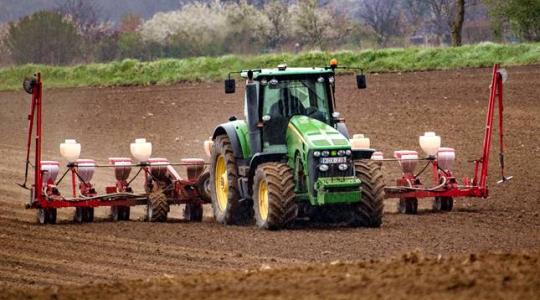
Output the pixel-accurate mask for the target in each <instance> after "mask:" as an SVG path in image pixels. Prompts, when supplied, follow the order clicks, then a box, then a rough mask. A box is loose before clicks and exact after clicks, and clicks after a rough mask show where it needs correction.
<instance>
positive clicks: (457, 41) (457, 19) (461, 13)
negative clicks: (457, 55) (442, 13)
mask: <svg viewBox="0 0 540 300" xmlns="http://www.w3.org/2000/svg"><path fill="white" fill-rule="evenodd" d="M454 9H455V16H454V21H453V22H452V46H453V47H459V46H461V31H462V29H463V20H464V18H465V0H456V5H455V7H454Z"/></svg>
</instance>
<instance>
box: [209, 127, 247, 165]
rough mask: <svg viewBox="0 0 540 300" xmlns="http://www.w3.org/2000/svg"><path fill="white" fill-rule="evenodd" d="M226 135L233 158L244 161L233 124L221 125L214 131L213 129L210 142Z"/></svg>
mask: <svg viewBox="0 0 540 300" xmlns="http://www.w3.org/2000/svg"><path fill="white" fill-rule="evenodd" d="M223 134H226V135H227V136H228V137H229V141H230V142H231V146H232V148H233V154H234V157H235V158H237V159H244V154H243V152H242V146H241V145H240V141H239V140H238V134H237V133H236V129H235V126H234V124H230V123H225V124H221V125H219V126H218V127H216V129H214V134H213V135H212V140H215V139H216V137H217V136H219V135H223Z"/></svg>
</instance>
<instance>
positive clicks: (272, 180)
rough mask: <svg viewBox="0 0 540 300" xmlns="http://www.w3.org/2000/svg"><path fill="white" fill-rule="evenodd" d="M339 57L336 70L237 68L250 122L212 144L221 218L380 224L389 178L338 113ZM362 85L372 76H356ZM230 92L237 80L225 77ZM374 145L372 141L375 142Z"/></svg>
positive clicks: (221, 132) (229, 128)
mask: <svg viewBox="0 0 540 300" xmlns="http://www.w3.org/2000/svg"><path fill="white" fill-rule="evenodd" d="M336 68H337V62H336V61H335V60H333V61H332V62H331V65H330V66H329V67H322V68H288V67H287V66H286V65H280V66H278V68H276V69H258V70H247V71H241V72H237V73H240V74H241V76H242V77H243V78H245V79H246V86H245V97H244V114H245V120H238V119H236V117H231V118H230V119H229V121H228V122H226V123H223V124H220V125H219V126H217V128H216V129H215V130H214V132H213V135H212V137H211V140H210V141H208V142H206V143H205V145H206V151H207V154H209V155H210V159H211V167H210V180H209V185H210V187H209V188H210V192H211V197H212V208H213V211H214V215H215V218H216V220H217V221H218V222H220V223H222V224H227V225H229V224H237V225H239V224H250V223H252V221H253V218H255V221H256V224H257V226H258V227H260V228H264V229H272V230H276V229H281V228H285V227H287V226H289V225H290V224H292V223H293V221H295V220H296V219H304V220H312V221H316V222H332V223H340V224H342V223H343V224H347V225H348V226H366V227H379V226H380V225H381V223H382V215H383V197H384V182H383V178H382V173H381V170H380V166H379V165H378V164H376V163H374V162H373V161H371V160H370V158H371V155H372V154H373V152H374V150H373V149H369V148H365V149H363V148H358V147H351V146H352V145H355V143H354V140H353V139H350V138H349V133H348V131H347V127H346V125H345V122H344V119H343V118H340V115H339V113H338V112H336V111H335V80H336V77H335V73H336ZM356 76H357V78H356V79H357V85H358V88H360V89H361V88H365V87H366V81H365V76H364V75H363V74H362V73H360V74H357V75H356ZM225 92H226V93H234V92H235V81H234V79H231V77H230V74H229V78H228V79H227V80H225ZM368 147H369V146H368Z"/></svg>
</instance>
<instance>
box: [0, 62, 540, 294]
mask: <svg viewBox="0 0 540 300" xmlns="http://www.w3.org/2000/svg"><path fill="white" fill-rule="evenodd" d="M508 71H509V74H510V77H509V80H508V82H507V83H506V85H505V103H506V106H505V118H506V120H505V126H506V139H507V140H506V145H507V146H508V147H507V150H506V156H507V161H506V165H507V172H508V173H509V174H510V175H513V176H514V179H513V180H512V181H510V182H508V183H506V184H504V185H496V184H495V182H496V181H497V180H498V164H497V161H496V160H497V154H496V152H495V151H494V152H493V153H494V154H493V155H492V162H491V164H490V168H491V173H490V174H491V176H490V179H489V183H490V187H491V190H490V192H491V197H490V198H489V199H487V200H483V199H459V200H458V201H457V203H456V205H455V208H456V209H455V211H453V212H451V213H445V214H442V213H432V212H430V211H429V209H428V208H429V207H431V202H430V200H425V201H423V202H421V208H423V209H422V210H421V211H420V213H419V215H416V216H408V215H399V214H396V213H395V202H396V201H395V200H388V201H387V203H386V209H385V210H386V214H385V217H384V224H383V226H382V228H380V229H351V228H332V227H322V228H321V227H318V226H309V225H305V224H299V225H298V226H296V228H294V229H292V230H286V231H279V232H267V231H260V230H257V229H255V228H253V227H224V226H221V225H218V224H216V223H214V222H213V221H212V219H211V213H210V209H207V208H206V210H207V211H206V217H205V220H204V221H203V222H202V223H199V224H193V223H186V222H184V221H182V220H181V215H182V214H181V208H178V207H174V208H173V209H172V211H171V214H170V221H169V222H167V223H164V224H150V223H145V222H140V221H137V219H138V218H140V217H141V216H142V214H143V208H142V207H141V208H136V209H135V210H134V212H133V214H132V221H130V222H119V223H112V222H110V221H108V220H107V215H108V210H107V209H105V208H101V209H98V210H97V211H96V214H97V216H98V217H99V219H98V220H97V221H96V222H94V223H92V224H83V225H79V224H74V223H73V222H71V219H72V215H73V211H72V210H71V209H64V210H61V211H59V222H60V224H58V225H54V226H39V225H37V224H36V223H35V211H33V210H25V209H24V208H23V207H24V204H25V202H26V201H27V200H28V194H27V193H26V192H25V191H24V190H22V189H21V188H19V187H17V186H16V185H15V182H20V181H22V177H23V166H24V163H23V160H24V144H25V128H26V118H25V114H26V113H27V109H28V98H29V97H28V95H27V94H25V93H24V92H22V91H21V92H2V93H0V107H2V109H1V110H0V122H1V126H0V141H1V142H0V157H2V163H1V164H0V175H1V176H0V195H1V196H2V197H1V198H0V289H2V288H3V287H4V288H6V289H7V290H3V292H2V293H0V294H3V293H4V292H6V293H7V292H8V291H13V290H12V289H13V288H24V289H25V290H27V288H29V287H50V286H56V285H81V284H92V283H97V284H99V283H103V282H111V280H121V282H124V283H119V284H118V286H116V285H106V286H101V285H100V286H97V288H94V289H93V291H94V292H95V293H96V294H95V295H96V296H99V295H103V294H99V293H101V289H103V292H105V291H110V290H111V289H115V288H118V289H119V291H124V290H130V289H131V288H133V289H136V290H134V294H133V295H138V293H145V291H144V290H145V289H144V288H139V286H140V287H148V290H151V291H156V290H157V288H159V289H160V291H161V289H162V288H164V292H163V293H164V294H163V295H176V294H172V293H173V292H175V291H177V290H178V289H180V287H182V286H184V285H190V286H192V287H193V288H192V289H191V290H187V291H186V292H185V293H187V294H186V295H188V296H189V295H191V294H189V293H195V292H197V291H199V292H200V291H210V290H211V291H212V295H216V296H217V295H220V293H226V292H227V291H229V292H231V293H236V292H238V290H235V289H234V288H231V289H230V290H229V289H228V288H227V287H224V285H220V284H225V283H226V282H229V281H231V280H233V281H234V280H239V279H238V278H243V277H241V276H240V277H238V276H236V275H231V274H240V273H234V272H238V271H241V272H243V270H251V269H259V268H260V267H261V266H262V265H265V266H269V267H271V268H277V267H280V266H291V265H293V264H298V265H300V266H302V265H306V264H309V265H310V266H309V267H293V269H292V271H289V269H287V270H277V271H275V273H271V274H269V275H268V280H271V282H273V283H274V284H269V285H268V287H267V288H264V287H263V286H262V285H261V284H259V285H255V286H254V287H253V289H254V291H255V293H256V294H255V295H257V297H258V296H259V295H260V296H261V297H262V296H270V295H273V294H271V293H274V292H276V291H277V293H278V294H276V295H278V296H282V297H295V295H300V296H304V297H309V296H310V295H311V296H313V297H315V296H323V297H324V296H329V294H326V293H327V292H329V291H332V290H335V289H338V288H339V290H340V292H339V293H338V294H335V295H336V297H337V296H340V295H342V293H343V297H347V295H348V296H352V295H357V296H361V294H360V293H359V289H360V288H361V286H362V285H361V283H358V281H354V280H353V281H354V282H356V283H357V284H359V285H357V286H351V285H347V282H349V281H348V279H347V280H344V281H343V287H344V288H343V289H340V287H341V282H342V281H340V278H341V277H340V276H345V274H346V272H347V270H350V272H352V273H351V276H352V277H351V278H356V277H354V276H362V274H364V275H366V276H368V275H369V274H367V273H365V272H367V270H369V268H372V267H373V268H376V269H377V270H378V271H377V272H380V274H387V273H388V276H390V277H389V278H394V277H392V276H393V275H392V274H394V273H392V272H393V271H392V272H391V270H392V264H393V263H398V262H395V261H390V262H387V261H383V262H380V263H376V264H375V265H371V264H369V263H368V265H367V267H365V268H359V270H358V271H355V270H356V269H357V268H356V266H357V264H356V263H355V264H346V265H343V266H342V265H338V266H328V265H321V266H319V265H313V263H321V262H322V263H328V262H332V261H336V260H340V261H357V260H364V259H377V260H379V259H387V258H389V257H396V256H400V255H401V254H403V253H407V252H410V251H419V253H422V255H425V256H426V257H427V260H426V261H425V262H424V263H422V264H421V266H422V267H421V268H420V269H419V270H420V271H418V272H419V273H415V272H417V271H415V270H416V269H415V267H414V266H413V265H407V264H403V272H402V273H396V274H395V276H396V277H395V278H402V277H403V278H409V280H408V281H406V282H408V283H404V286H403V287H401V286H400V287H394V288H392V287H393V286H395V285H396V284H397V283H398V282H397V281H390V279H388V280H387V281H384V280H383V281H382V282H381V283H376V282H378V280H374V282H373V283H371V284H368V286H369V287H370V290H372V291H374V292H373V294H370V295H372V297H376V296H377V293H376V288H383V287H384V289H388V290H389V291H395V293H401V294H395V295H397V296H399V295H416V294H414V293H416V291H417V290H419V291H418V293H422V292H421V291H425V292H426V293H428V292H430V291H431V292H433V293H435V294H434V295H437V294H436V293H438V292H439V291H441V290H444V289H445V288H444V287H445V286H446V285H442V287H441V285H439V284H438V283H440V282H443V279H444V278H447V277H445V276H446V275H448V276H450V275H451V274H454V275H455V276H457V275H458V274H462V273H463V272H465V271H463V269H461V268H462V267H461V265H460V264H461V262H460V261H459V260H460V259H461V258H456V259H454V260H448V261H446V260H445V263H444V264H442V265H438V264H435V263H434V261H433V260H434V259H435V257H437V255H439V254H441V255H442V256H443V257H447V256H449V255H457V256H458V257H463V255H467V254H468V253H480V254H482V253H486V252H490V251H502V252H506V253H508V252H510V253H512V252H519V251H533V253H536V252H534V251H537V250H538V249H539V246H540V234H538V232H539V230H540V216H539V213H540V201H539V198H538V195H539V194H540V186H539V185H538V174H540V163H539V159H540V144H539V142H538V132H540V122H539V121H540V120H539V119H540V105H538V95H537V87H538V86H540V67H539V66H528V67H511V68H509V69H508ZM44 78H45V85H46V74H44ZM490 78H491V72H490V70H489V69H467V70H457V71H440V72H415V73H402V74H380V75H378V74H371V75H370V76H369V77H368V89H367V90H363V91H358V90H356V89H355V86H354V78H353V77H352V76H341V77H340V78H338V87H337V97H338V99H339V100H338V108H339V110H340V111H341V112H342V115H343V116H344V117H345V118H346V119H347V124H348V126H349V130H350V131H351V132H353V133H357V132H358V133H367V134H368V135H369V136H370V137H371V139H372V145H373V147H376V148H378V149H380V150H383V151H384V152H385V154H386V155H387V156H390V154H391V152H392V151H393V150H399V149H404V148H405V149H418V148H419V147H418V146H417V139H418V137H417V136H418V135H419V134H421V133H422V132H424V131H427V130H434V131H436V132H437V133H439V134H440V135H441V136H442V138H443V144H444V145H445V146H451V147H454V148H456V150H457V156H458V160H459V163H458V164H457V169H456V173H457V175H458V177H462V176H471V172H472V165H471V164H470V163H467V160H470V159H475V158H478V157H479V155H480V151H481V139H482V135H483V129H484V128H483V123H484V119H485V109H486V106H487V97H488V85H489V82H490ZM222 88H223V87H222V84H213V83H208V84H206V83H201V84H192V85H190V84H182V85H175V86H155V87H129V88H78V89H75V88H74V89H55V90H46V91H45V98H44V101H45V108H44V116H45V132H44V133H45V134H44V139H45V142H44V159H57V160H60V161H62V160H61V158H60V157H59V153H58V144H59V143H60V142H61V141H62V140H63V139H65V138H72V137H74V138H77V139H78V140H79V141H80V142H81V143H82V145H83V152H82V154H83V156H84V157H85V158H94V159H97V160H98V161H99V162H102V163H106V159H107V157H109V156H129V143H130V142H131V141H132V140H133V139H134V138H137V137H146V138H147V139H149V140H151V141H152V142H153V145H154V154H155V156H161V157H167V158H169V159H170V160H171V161H178V160H179V159H180V158H185V157H193V156H195V157H204V152H203V149H202V141H203V140H204V139H206V138H207V137H208V135H209V134H210V133H211V131H212V129H213V128H214V126H215V125H216V124H218V123H219V122H224V121H226V120H227V118H228V117H229V116H230V115H237V116H240V115H241V114H242V100H241V99H242V91H241V90H239V91H238V92H237V94H236V95H225V94H223V91H222ZM494 142H497V139H495V140H494ZM494 145H495V144H494ZM418 150H419V149H418ZM384 171H385V174H386V175H387V177H386V181H387V182H388V183H391V182H393V180H394V178H395V177H396V175H397V172H398V169H397V167H396V166H395V165H393V164H388V165H385V167H384ZM94 178H95V180H94V182H95V184H96V186H97V188H98V189H99V190H103V189H104V187H105V186H106V185H109V184H111V183H113V182H114V177H113V175H112V171H111V170H107V169H99V170H98V171H97V172H96V174H95V176H94ZM136 187H142V183H141V182H140V181H139V182H136ZM61 189H62V190H64V191H66V192H67V191H68V186H67V185H62V186H61ZM480 257H484V256H483V255H480ZM486 257H487V258H486V264H485V266H486V268H485V270H484V269H482V268H483V266H484V264H480V265H479V266H480V267H479V268H480V270H481V271H474V270H475V269H474V268H472V267H471V268H472V269H471V270H473V271H474V272H476V273H475V274H477V275H478V276H480V277H478V278H479V279H478V285H476V286H479V287H481V289H482V290H484V289H492V288H493V289H494V291H495V292H496V291H499V290H500V291H501V292H505V293H514V292H516V293H518V292H520V294H519V295H522V297H525V298H527V297H526V296H527V295H530V294H527V293H529V292H533V293H534V292H536V294H538V281H537V278H538V276H537V275H538V269H539V268H538V255H537V254H533V255H532V257H533V258H525V256H520V255H510V256H504V255H503V256H498V255H487V256H486ZM506 257H511V259H508V261H509V265H508V268H510V269H511V272H515V273H511V275H510V276H511V278H514V277H512V276H514V275H515V278H520V280H521V279H523V278H525V279H523V281H519V280H518V281H517V282H519V284H517V285H516V288H515V289H508V290H507V291H503V290H504V289H503V288H501V287H499V288H496V286H495V285H497V284H500V280H501V279H500V278H499V277H495V276H500V275H501V272H499V270H498V269H497V268H498V267H496V265H497V264H498V263H499V262H500V261H501V260H503V261H506ZM529 259H533V261H534V263H530V265H531V267H530V269H527V268H524V267H523V268H522V265H523V264H529V263H528V262H530V261H529ZM458 261H459V263H458ZM453 264H455V267H454V270H453V271H448V270H452V268H453V267H452V265H453ZM473 265H474V264H473ZM505 265H506V264H501V266H505ZM513 266H515V268H514V267H513ZM520 266H521V267H520ZM445 268H447V269H445ZM501 268H503V267H501ZM209 271H211V272H214V271H220V273H218V274H216V275H215V276H216V277H215V278H216V280H217V282H216V283H215V284H214V285H210V286H209V287H208V290H207V289H206V284H208V283H209V282H210V281H212V280H213V279H212V278H213V277H212V276H214V275H211V274H214V273H211V274H210V273H208V272H209ZM222 271H223V272H224V273H223V272H222ZM231 271H232V272H233V273H230V272H231ZM473 271H471V272H473ZM395 272H401V271H399V270H396V271H395ZM407 272H409V273H407ZM482 272H486V274H483V273H482ZM509 272H510V271H509ZM531 272H536V281H534V280H532V279H531V280H529V279H527V278H531V277H528V276H530V274H532V273H531ZM187 273H190V274H194V275H190V276H188V277H186V279H185V280H184V279H182V278H184V275H185V274H187ZM289 273H291V274H297V275H291V276H294V278H295V280H291V281H290V282H289V281H287V282H285V279H284V278H285V277H284V276H285V275H284V274H289ZM164 274H167V275H166V276H167V278H169V277H170V276H179V275H182V277H178V278H176V277H175V278H173V279H171V280H172V281H173V282H174V283H177V284H174V285H171V286H170V287H168V288H165V287H164V286H165V285H166V284H167V281H168V279H167V278H165V279H156V281H150V282H146V281H141V282H139V283H141V284H140V285H139V284H131V283H125V282H126V281H124V280H146V279H148V278H153V277H160V276H161V277H163V276H164ZM196 274H199V275H196ZM247 274H252V273H247ZM253 274H255V275H253V276H254V277H253V278H255V279H257V278H258V279H259V280H261V282H264V280H266V279H265V278H266V277H265V276H266V275H265V274H267V273H265V272H254V273H253ZM340 274H341V275H340ZM415 274H416V275H415ZM509 274H510V273H509ZM527 274H528V275H527ZM435 275H437V276H439V275H440V276H443V275H444V276H443V277H442V278H441V279H440V281H439V279H435V278H434V277H436V276H435ZM245 276H248V275H245ZM249 276H251V275H249ZM249 276H248V277H249ZM326 276H328V278H331V280H329V281H330V283H328V284H329V286H328V291H326V289H325V288H324V287H325V286H324V285H319V284H317V283H320V282H322V281H325V280H324V279H325V278H326ZM377 276H379V275H377ZM385 276H386V275H385ZM401 276H402V277H401ZM412 276H417V279H418V280H420V281H423V280H424V279H426V281H425V282H426V284H422V285H418V286H415V285H414V284H413V283H414V282H416V280H413V279H411V277H412ZM490 276H492V277H490ZM228 277H231V278H229V279H227V278H228ZM232 277H234V278H236V279H234V278H232ZM197 278H200V279H197ZM360 278H362V277H360ZM373 278H377V277H373ZM381 278H382V277H381ZM413 278H414V277H413ZM422 278H424V279H422ZM429 278H431V279H430V280H428V279H429ZM489 278H495V279H496V280H499V281H496V282H495V283H489V284H488V283H487V282H488V281H489ZM501 278H502V277H501ZM129 282H131V281H129ZM195 282H200V283H201V285H200V286H195ZM360 282H363V281H360ZM385 282H386V283H387V284H388V285H383V284H384V283H385ZM247 283H250V281H249V280H246V284H245V285H240V286H239V290H240V289H244V290H247V288H248V287H249V285H248V284H247ZM281 285H282V286H283V288H282V286H281ZM306 285H307V286H312V287H311V288H310V289H309V291H310V293H313V294H309V293H306V294H304V290H305V289H304V288H303V287H304V286H306ZM300 287H302V288H300ZM533 287H535V289H534V288H533ZM460 289H461V288H460V286H459V284H458V288H457V289H450V290H449V291H450V292H452V291H459V290H460ZM61 290H62V291H66V295H74V296H73V297H79V296H84V295H85V296H86V297H89V296H92V295H91V294H86V292H87V291H90V290H92V288H85V289H83V290H80V291H78V290H76V289H72V288H69V287H68V288H65V289H63V288H62V289H61ZM317 291H318V292H320V294H315V293H317ZM474 291H475V292H474V293H482V291H480V290H478V289H474ZM409 292H410V293H413V294H409ZM450 292H449V293H450ZM31 293H34V292H31ZM35 293H36V294H33V295H38V296H39V295H42V296H43V295H44V294H40V293H41V292H35ZM44 293H49V292H44ZM77 293H82V294H77ZM167 293H171V294H167ZM238 293H240V292H238ZM257 293H261V294H257ZM265 293H268V294H265ZM378 293H379V294H378V295H379V296H381V297H387V294H386V293H385V294H384V295H382V294H380V292H378ZM6 295H8V296H10V295H11V296H14V295H16V294H6ZM141 295H142V294H141ZM153 295H154V296H155V295H157V293H156V294H153ZM159 295H160V296H161V294H159ZM205 295H206V294H205ZM332 295H334V294H332ZM456 295H457V294H456ZM459 295H463V297H465V296H475V295H476V294H466V293H465V294H459ZM479 295H480V294H479ZM501 295H502V294H501ZM248 296H249V295H248ZM134 297H135V296H134ZM501 297H502V296H501ZM255 298H256V297H255Z"/></svg>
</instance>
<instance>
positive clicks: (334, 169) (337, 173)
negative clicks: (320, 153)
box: [308, 152, 355, 196]
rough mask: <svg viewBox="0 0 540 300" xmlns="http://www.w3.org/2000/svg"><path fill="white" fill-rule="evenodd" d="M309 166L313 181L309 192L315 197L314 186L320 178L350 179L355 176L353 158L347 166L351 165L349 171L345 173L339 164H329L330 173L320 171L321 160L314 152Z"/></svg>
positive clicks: (310, 154)
mask: <svg viewBox="0 0 540 300" xmlns="http://www.w3.org/2000/svg"><path fill="white" fill-rule="evenodd" d="M308 165H309V177H310V179H311V184H309V185H308V188H309V192H310V193H311V194H312V195H314V196H315V195H316V194H317V192H316V191H315V189H314V186H313V185H314V183H315V182H316V181H317V179H318V178H319V177H324V178H327V177H350V176H354V175H355V173H354V163H353V160H352V157H349V158H348V159H347V165H349V168H347V170H345V171H341V170H339V168H338V166H339V164H328V166H329V168H328V171H325V172H322V171H320V170H319V165H320V158H319V157H314V156H313V153H312V152H310V153H309V162H308Z"/></svg>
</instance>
